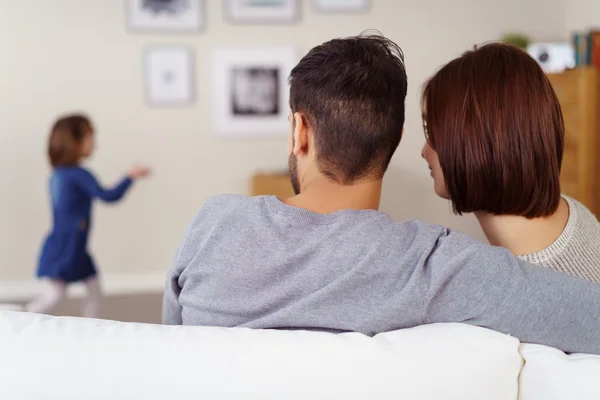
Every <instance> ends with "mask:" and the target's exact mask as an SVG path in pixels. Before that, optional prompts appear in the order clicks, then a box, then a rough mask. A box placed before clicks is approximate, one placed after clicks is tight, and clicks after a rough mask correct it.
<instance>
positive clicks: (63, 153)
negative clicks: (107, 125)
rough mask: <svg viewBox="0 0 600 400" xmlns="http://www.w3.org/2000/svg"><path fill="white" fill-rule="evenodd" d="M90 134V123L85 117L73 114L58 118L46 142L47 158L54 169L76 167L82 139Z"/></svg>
mask: <svg viewBox="0 0 600 400" xmlns="http://www.w3.org/2000/svg"><path fill="white" fill-rule="evenodd" d="M91 133H92V123H91V121H90V119H89V118H88V117H86V116H85V115H80V114H74V115H67V116H64V117H61V118H59V119H58V120H57V121H56V122H55V123H54V126H53V127H52V131H51V132H50V139H49V140H48V156H49V157H50V164H52V166H53V167H54V168H56V167H62V166H72V165H77V163H78V162H79V158H80V153H79V149H80V146H81V143H82V142H83V139H85V137H86V136H87V135H89V134H91Z"/></svg>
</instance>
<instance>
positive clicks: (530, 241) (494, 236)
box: [475, 199, 569, 256]
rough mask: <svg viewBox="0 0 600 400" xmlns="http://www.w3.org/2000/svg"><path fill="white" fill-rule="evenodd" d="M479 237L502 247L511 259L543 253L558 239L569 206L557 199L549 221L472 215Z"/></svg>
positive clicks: (567, 216) (547, 218)
mask: <svg viewBox="0 0 600 400" xmlns="http://www.w3.org/2000/svg"><path fill="white" fill-rule="evenodd" d="M475 216H476V217H477V219H478V220H479V224H480V225H481V228H482V229H483V233H485V236H486V237H487V239H488V240H489V241H490V243H491V244H492V245H494V246H502V247H505V248H507V249H508V250H510V252H511V253H513V254H514V255H515V256H518V255H522V254H531V253H536V252H538V251H541V250H544V249H545V248H547V247H548V246H550V245H551V244H552V243H554V242H555V241H556V239H558V237H559V236H560V235H561V234H562V232H563V231H564V229H565V226H566V225H567V222H568V220H569V206H568V204H567V202H566V201H565V200H564V199H561V201H560V205H559V208H558V210H557V211H556V212H555V213H554V214H552V215H551V216H550V217H546V218H534V219H527V218H525V217H518V216H514V215H491V214H488V213H479V212H478V213H475Z"/></svg>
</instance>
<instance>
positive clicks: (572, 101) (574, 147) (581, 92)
mask: <svg viewBox="0 0 600 400" xmlns="http://www.w3.org/2000/svg"><path fill="white" fill-rule="evenodd" d="M548 78H549V79H550V82H551V83H552V86H553V87H554V91H555V92H556V95H557V96H558V100H559V102H560V106H561V108H562V113H563V118H564V121H565V152H564V158H563V164H562V172H561V177H560V181H561V187H562V192H563V193H564V194H566V195H567V196H571V197H573V198H575V199H577V200H579V201H580V202H582V203H583V204H584V205H585V206H586V207H588V208H589V209H590V210H591V211H592V213H594V214H596V216H597V217H599V216H600V161H599V160H598V158H599V157H600V70H598V69H596V68H594V67H581V68H576V69H573V70H569V71H566V72H563V73H560V74H550V75H548Z"/></svg>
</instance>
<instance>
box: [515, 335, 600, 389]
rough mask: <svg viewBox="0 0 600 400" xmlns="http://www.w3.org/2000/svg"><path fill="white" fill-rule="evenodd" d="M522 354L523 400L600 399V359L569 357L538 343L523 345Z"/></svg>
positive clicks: (573, 355)
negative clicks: (523, 364) (523, 363)
mask: <svg viewBox="0 0 600 400" xmlns="http://www.w3.org/2000/svg"><path fill="white" fill-rule="evenodd" d="M599 335H600V333H599ZM520 351H521V354H522V356H523V358H524V359H525V366H524V367H523V371H521V376H520V389H519V392H520V400H564V399H577V400H598V399H600V356H594V355H589V354H571V355H566V354H565V353H563V352H562V351H560V350H557V349H553V348H551V347H546V346H540V345H536V344H522V345H521V346H520Z"/></svg>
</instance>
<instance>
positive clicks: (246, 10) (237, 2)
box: [223, 0, 300, 24]
mask: <svg viewBox="0 0 600 400" xmlns="http://www.w3.org/2000/svg"><path fill="white" fill-rule="evenodd" d="M298 2H299V0H223V4H224V6H225V10H224V11H225V15H226V16H227V19H229V21H231V22H235V23H282V24H285V23H292V22H295V21H297V20H298V19H299V16H300V11H299V4H298Z"/></svg>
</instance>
